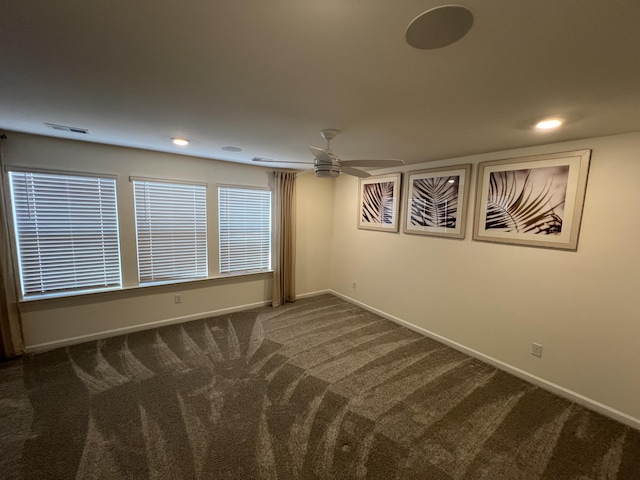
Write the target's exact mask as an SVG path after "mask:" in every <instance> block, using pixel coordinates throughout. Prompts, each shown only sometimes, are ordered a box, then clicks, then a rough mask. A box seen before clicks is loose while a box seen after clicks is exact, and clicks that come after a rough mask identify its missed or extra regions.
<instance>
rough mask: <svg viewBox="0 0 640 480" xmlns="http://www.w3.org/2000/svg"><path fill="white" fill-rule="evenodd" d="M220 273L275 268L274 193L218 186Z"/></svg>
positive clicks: (260, 270) (261, 270)
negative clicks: (273, 242)
mask: <svg viewBox="0 0 640 480" xmlns="http://www.w3.org/2000/svg"><path fill="white" fill-rule="evenodd" d="M218 210H219V212H218V213H219V215H218V222H219V230H220V231H219V234H220V273H236V274H237V273H249V272H266V271H269V270H270V269H271V192H270V191H269V190H261V189H256V188H242V187H222V186H221V187H218Z"/></svg>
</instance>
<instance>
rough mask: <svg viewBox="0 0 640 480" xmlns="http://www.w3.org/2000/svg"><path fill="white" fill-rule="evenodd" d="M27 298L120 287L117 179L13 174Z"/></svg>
mask: <svg viewBox="0 0 640 480" xmlns="http://www.w3.org/2000/svg"><path fill="white" fill-rule="evenodd" d="M9 183H10V186H11V198H12V203H13V218H14V222H15V230H16V239H17V247H18V260H19V268H20V280H21V286H22V296H23V297H25V298H26V297H34V296H41V295H53V294H62V293H66V292H75V291H83V290H92V289H104V288H117V287H120V286H121V274H120V248H119V239H118V220H117V208H116V207H117V206H116V181H115V178H102V177H97V176H95V177H94V176H90V175H86V176H85V175H82V174H79V175H67V174H54V173H35V172H18V171H11V172H9Z"/></svg>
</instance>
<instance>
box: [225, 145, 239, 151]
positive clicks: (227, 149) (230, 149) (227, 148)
mask: <svg viewBox="0 0 640 480" xmlns="http://www.w3.org/2000/svg"><path fill="white" fill-rule="evenodd" d="M222 150H224V151H225V152H241V151H242V149H241V148H240V147H231V146H227V147H222Z"/></svg>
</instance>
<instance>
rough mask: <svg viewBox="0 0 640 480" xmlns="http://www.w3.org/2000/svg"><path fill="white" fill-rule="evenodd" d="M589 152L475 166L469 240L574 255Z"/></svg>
mask: <svg viewBox="0 0 640 480" xmlns="http://www.w3.org/2000/svg"><path fill="white" fill-rule="evenodd" d="M590 158H591V150H577V151H572V152H563V153H554V154H549V155H538V156H535V157H524V158H514V159H506V160H496V161H492V162H483V163H480V164H479V170H478V185H477V190H476V208H475V220H474V224H473V239H474V240H482V241H487V242H500V243H512V244H517V245H530V246H537V247H547V248H559V249H565V250H576V249H577V248H578V235H579V233H580V222H581V220H582V207H583V205H584V196H585V192H586V188H587V177H588V173H589V161H590Z"/></svg>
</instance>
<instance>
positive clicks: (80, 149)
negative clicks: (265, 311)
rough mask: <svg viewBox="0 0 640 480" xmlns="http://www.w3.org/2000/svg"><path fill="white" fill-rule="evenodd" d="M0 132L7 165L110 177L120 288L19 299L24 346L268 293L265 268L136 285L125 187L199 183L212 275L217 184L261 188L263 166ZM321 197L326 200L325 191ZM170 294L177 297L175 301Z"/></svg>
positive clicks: (182, 315)
mask: <svg viewBox="0 0 640 480" xmlns="http://www.w3.org/2000/svg"><path fill="white" fill-rule="evenodd" d="M7 136H8V139H7V140H6V141H5V143H4V150H3V151H4V160H5V163H6V164H7V165H9V166H17V167H27V168H37V169H47V170H54V171H67V172H79V173H100V174H109V175H116V176H117V195H118V198H117V199H118V212H119V229H120V244H121V257H122V276H123V285H124V287H125V289H124V290H122V291H117V292H112V293H104V294H90V295H81V296H74V297H69V298H63V299H55V300H39V301H35V302H25V303H24V304H23V306H22V312H23V324H24V335H25V341H26V344H27V346H28V348H32V347H34V346H37V345H49V346H56V345H58V343H57V342H62V343H65V342H67V341H68V340H69V339H73V338H78V339H82V338H91V337H92V336H93V335H100V334H102V333H104V332H111V331H114V330H118V331H120V330H122V331H127V329H136V328H139V327H140V326H144V325H150V324H154V322H167V321H174V320H180V319H188V318H193V317H197V316H199V315H201V314H207V313H209V312H214V313H215V312H221V311H227V310H229V309H234V308H245V307H246V306H250V305H255V304H264V303H266V302H268V301H269V300H270V299H271V275H270V274H258V275H250V276H244V277H234V278H229V279H224V278H223V279H211V280H204V281H198V282H187V283H181V284H176V285H172V286H166V287H165V286H163V287H143V288H137V285H138V281H137V256H136V234H135V217H134V209H133V186H132V183H131V182H130V177H144V178H158V179H164V180H180V181H193V182H206V183H207V185H208V188H207V209H208V212H207V217H208V223H207V227H208V255H209V276H210V277H216V276H218V271H219V268H218V230H217V222H218V218H217V217H218V215H217V204H218V202H217V188H216V186H217V184H226V185H241V186H253V187H263V188H265V187H269V186H270V175H269V173H270V172H271V169H267V168H262V167H257V166H253V165H240V164H234V163H229V162H222V161H215V160H209V159H203V158H195V157H188V156H184V155H171V154H167V153H159V152H151V151H146V150H139V149H132V148H123V147H115V146H108V145H100V144H94V143H88V142H79V141H71V140H64V139H54V138H48V137H41V136H34V135H26V134H20V133H14V132H8V133H7ZM306 191H307V189H304V188H303V189H300V191H299V194H298V195H299V197H300V203H301V204H302V205H309V208H311V205H312V204H311V203H310V202H309V201H308V200H307V199H306ZM315 193H318V194H320V193H319V192H315ZM315 193H314V195H315ZM322 195H323V196H324V197H326V198H329V200H330V199H331V195H330V193H328V192H325V193H323V194H322ZM302 211H303V212H304V211H305V208H303V209H302ZM322 212H323V213H322V215H323V221H325V222H326V221H327V220H326V217H330V212H329V213H327V211H325V210H322ZM302 225H304V222H303V223H302ZM316 230H317V228H316V226H314V229H312V230H308V229H305V228H303V229H302V231H300V232H299V235H298V239H299V242H300V243H301V244H302V245H305V244H306V243H307V240H306V238H305V235H306V234H307V231H309V234H310V235H312V236H313V239H312V240H311V244H313V242H315V241H316V237H315V236H316V233H317V232H316ZM325 243H326V242H325ZM326 248H327V249H328V247H326ZM310 260H313V264H314V265H315V264H318V263H319V261H316V260H314V259H310ZM298 265H299V268H300V269H301V270H302V271H304V270H306V268H307V265H306V258H305V257H304V256H303V258H302V259H301V260H299V262H298ZM312 266H313V265H312ZM327 268H328V267H325V270H327ZM302 278H303V279H304V276H302ZM327 278H328V274H327V273H325V274H324V279H323V280H322V281H321V282H319V283H318V285H322V286H323V288H327V286H326V285H327V283H328V282H327ZM312 283H313V282H312ZM314 288H315V287H314ZM175 295H180V296H181V301H180V303H179V304H176V303H175Z"/></svg>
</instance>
